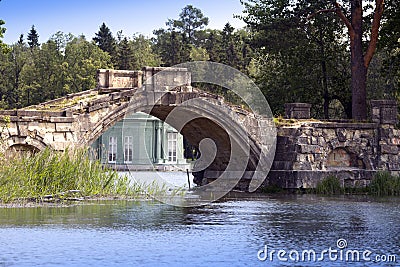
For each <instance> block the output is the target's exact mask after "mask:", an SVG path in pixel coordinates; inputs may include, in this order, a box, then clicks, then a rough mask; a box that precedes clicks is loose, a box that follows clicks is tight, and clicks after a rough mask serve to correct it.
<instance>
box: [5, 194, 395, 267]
mask: <svg viewBox="0 0 400 267" xmlns="http://www.w3.org/2000/svg"><path fill="white" fill-rule="evenodd" d="M398 203H399V202H398V200H397V199H395V200H390V201H370V200H368V199H363V200H356V199H353V200H344V199H338V198H336V199H335V198H321V197H316V196H289V197H262V198H254V197H253V198H251V199H250V198H248V199H240V200H235V199H230V200H229V199H226V200H223V201H220V202H218V203H213V204H210V205H207V206H204V207H198V208H178V207H171V206H167V205H164V204H160V203H156V202H134V201H106V202H92V203H90V204H88V205H79V206H72V207H65V208H54V207H43V208H16V209H14V208H13V209H0V248H1V253H0V266H3V265H4V266H56V265H58V266H60V265H61V266H64V265H67V266H322V265H323V266H343V265H344V263H343V262H337V261H336V262H333V261H325V262H324V263H323V264H322V263H321V262H307V263H305V262H301V263H298V264H297V265H296V264H294V263H293V262H287V263H284V262H279V261H277V260H275V261H273V262H270V261H268V260H267V261H265V262H261V261H259V260H258V259H257V252H258V251H259V250H260V249H262V248H263V247H264V245H268V247H269V248H270V249H276V250H279V249H285V250H288V251H289V250H291V249H295V250H301V249H315V250H317V251H318V250H319V251H322V250H323V249H327V248H329V247H332V248H336V241H337V240H338V239H340V238H343V239H346V240H347V242H348V248H351V249H360V250H365V249H369V250H371V251H373V252H374V253H381V254H385V253H386V254H389V253H390V254H396V255H397V256H398V259H397V264H399V262H400V253H399V248H400V224H399V223H398V222H399V221H400V205H399V204H398ZM285 264H286V265H285ZM365 265H366V263H365V262H359V263H354V262H352V263H351V266H365ZM375 265H377V263H369V265H368V266H375ZM395 265H396V264H392V265H390V264H386V265H384V264H382V265H381V266H395Z"/></svg>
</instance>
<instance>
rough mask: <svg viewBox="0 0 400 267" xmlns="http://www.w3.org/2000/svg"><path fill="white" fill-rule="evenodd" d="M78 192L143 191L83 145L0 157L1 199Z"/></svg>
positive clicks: (106, 193) (111, 193)
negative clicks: (75, 147) (96, 157)
mask: <svg viewBox="0 0 400 267" xmlns="http://www.w3.org/2000/svg"><path fill="white" fill-rule="evenodd" d="M65 192H79V193H80V194H81V195H82V196H93V195H98V196H109V195H134V194H139V192H143V190H142V188H140V186H137V185H135V186H133V185H131V184H130V181H129V179H128V177H126V176H125V177H120V176H119V175H118V173H117V172H115V171H113V170H111V169H108V168H105V167H104V166H103V165H102V164H101V163H100V162H99V161H97V160H92V159H91V157H90V152H89V151H88V150H87V149H76V150H66V151H64V152H57V151H53V150H51V149H45V150H43V151H41V152H39V153H36V154H30V153H23V154H21V153H12V154H11V155H7V156H6V157H2V158H1V159H0V200H1V201H2V202H9V201H16V200H22V199H31V200H37V201H40V200H41V199H43V198H44V197H45V196H49V195H50V196H62V195H63V194H64V193H65Z"/></svg>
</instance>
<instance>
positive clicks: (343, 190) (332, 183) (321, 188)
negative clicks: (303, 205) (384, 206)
mask: <svg viewBox="0 0 400 267" xmlns="http://www.w3.org/2000/svg"><path fill="white" fill-rule="evenodd" d="M314 192H315V193H317V194H323V195H340V194H367V195H371V196H400V177H399V176H394V175H391V174H390V173H389V172H377V173H376V174H375V176H374V178H373V179H372V181H371V182H370V184H369V185H368V186H366V187H363V188H352V187H351V188H348V187H343V186H342V185H341V182H340V180H339V178H337V177H335V176H329V177H327V178H325V179H324V180H322V181H321V182H319V183H318V184H317V187H316V188H315V190H314Z"/></svg>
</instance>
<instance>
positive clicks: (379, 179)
mask: <svg viewBox="0 0 400 267" xmlns="http://www.w3.org/2000/svg"><path fill="white" fill-rule="evenodd" d="M368 191H369V193H370V194H372V195H376V196H400V177H399V176H393V175H391V174H390V173H389V172H378V173H377V174H376V175H375V177H374V179H373V180H372V181H371V183H370V184H369V186H368Z"/></svg>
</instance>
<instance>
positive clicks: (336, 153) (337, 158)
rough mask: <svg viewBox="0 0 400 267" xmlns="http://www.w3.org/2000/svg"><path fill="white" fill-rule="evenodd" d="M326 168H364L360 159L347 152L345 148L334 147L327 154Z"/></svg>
mask: <svg viewBox="0 0 400 267" xmlns="http://www.w3.org/2000/svg"><path fill="white" fill-rule="evenodd" d="M326 167H327V168H358V169H365V165H364V163H363V161H362V159H360V158H358V157H357V155H356V154H354V153H351V152H348V151H347V150H346V148H336V149H334V150H332V151H331V152H330V153H329V154H328V158H327V162H326Z"/></svg>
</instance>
